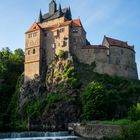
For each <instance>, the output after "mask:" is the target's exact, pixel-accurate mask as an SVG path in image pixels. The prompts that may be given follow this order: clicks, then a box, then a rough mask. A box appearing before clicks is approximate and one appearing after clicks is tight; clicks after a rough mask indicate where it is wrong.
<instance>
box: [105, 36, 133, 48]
mask: <svg viewBox="0 0 140 140" xmlns="http://www.w3.org/2000/svg"><path fill="white" fill-rule="evenodd" d="M104 38H105V39H106V40H107V42H108V43H109V45H110V46H117V47H123V48H128V49H131V50H133V51H134V47H133V46H130V45H128V43H127V42H125V41H121V40H118V39H114V38H110V37H106V36H105V37H104Z"/></svg>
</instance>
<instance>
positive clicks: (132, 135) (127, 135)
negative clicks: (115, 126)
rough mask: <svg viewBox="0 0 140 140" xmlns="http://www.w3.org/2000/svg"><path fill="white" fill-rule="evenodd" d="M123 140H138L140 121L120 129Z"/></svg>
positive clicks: (139, 139)
mask: <svg viewBox="0 0 140 140" xmlns="http://www.w3.org/2000/svg"><path fill="white" fill-rule="evenodd" d="M122 137H123V139H124V140H140V121H137V122H133V123H131V124H129V125H128V126H124V127H123V128H122Z"/></svg>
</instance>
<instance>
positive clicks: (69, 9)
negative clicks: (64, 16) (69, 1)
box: [68, 6, 72, 20]
mask: <svg viewBox="0 0 140 140" xmlns="http://www.w3.org/2000/svg"><path fill="white" fill-rule="evenodd" d="M68 13H69V14H68V15H69V20H72V15H71V8H70V6H69V8H68Z"/></svg>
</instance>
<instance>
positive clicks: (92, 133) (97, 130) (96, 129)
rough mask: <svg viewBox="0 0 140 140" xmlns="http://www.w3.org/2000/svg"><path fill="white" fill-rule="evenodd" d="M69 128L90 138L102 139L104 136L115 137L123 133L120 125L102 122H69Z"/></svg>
mask: <svg viewBox="0 0 140 140" xmlns="http://www.w3.org/2000/svg"><path fill="white" fill-rule="evenodd" d="M69 129H70V130H71V129H73V130H74V132H75V133H76V134H77V135H79V136H82V137H84V138H88V139H97V140H100V139H101V138H103V137H115V136H120V135H121V127H120V126H118V125H101V124H69Z"/></svg>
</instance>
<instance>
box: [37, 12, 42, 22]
mask: <svg viewBox="0 0 140 140" xmlns="http://www.w3.org/2000/svg"><path fill="white" fill-rule="evenodd" d="M42 20H43V17H42V12H41V10H40V13H39V18H38V22H39V23H40V22H42Z"/></svg>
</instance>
